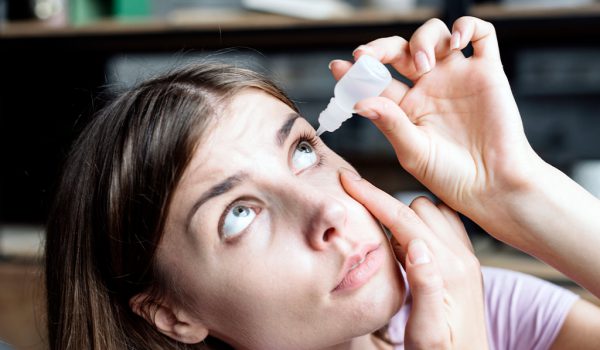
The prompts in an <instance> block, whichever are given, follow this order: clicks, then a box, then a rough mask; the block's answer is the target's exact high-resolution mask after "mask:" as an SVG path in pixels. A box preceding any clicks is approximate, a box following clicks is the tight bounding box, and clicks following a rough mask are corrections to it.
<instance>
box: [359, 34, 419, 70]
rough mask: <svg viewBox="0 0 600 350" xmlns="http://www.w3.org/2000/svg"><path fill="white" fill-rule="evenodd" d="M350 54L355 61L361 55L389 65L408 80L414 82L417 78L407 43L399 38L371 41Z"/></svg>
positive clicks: (392, 37)
mask: <svg viewBox="0 0 600 350" xmlns="http://www.w3.org/2000/svg"><path fill="white" fill-rule="evenodd" d="M352 54H353V55H354V59H355V60H357V59H358V58H359V57H360V56H362V55H371V56H373V57H375V58H377V59H379V60H380V61H381V62H382V63H384V64H391V65H392V67H394V69H395V70H397V71H398V73H400V74H402V75H404V76H405V77H407V78H408V79H410V80H416V79H417V78H418V76H419V74H418V73H417V70H416V68H415V65H414V63H413V58H412V56H411V54H410V47H409V45H408V41H407V40H406V39H404V38H402V37H399V36H391V37H387V38H380V39H376V40H373V41H371V42H369V43H368V44H366V45H361V46H359V47H357V48H356V50H354V52H353V53H352Z"/></svg>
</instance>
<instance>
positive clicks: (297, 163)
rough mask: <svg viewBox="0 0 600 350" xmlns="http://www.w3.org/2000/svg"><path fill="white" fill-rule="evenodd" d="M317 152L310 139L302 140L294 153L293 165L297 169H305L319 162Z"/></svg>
mask: <svg viewBox="0 0 600 350" xmlns="http://www.w3.org/2000/svg"><path fill="white" fill-rule="evenodd" d="M317 158H318V157H317V153H316V152H315V150H314V148H313V146H312V145H311V144H310V143H309V142H308V141H301V142H300V143H298V145H297V146H296V149H295V150H294V154H293V155H292V166H293V167H294V169H296V170H304V169H306V168H308V167H309V166H311V165H313V164H315V163H316V162H317Z"/></svg>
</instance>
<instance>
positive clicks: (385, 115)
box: [354, 97, 428, 171]
mask: <svg viewBox="0 0 600 350" xmlns="http://www.w3.org/2000/svg"><path fill="white" fill-rule="evenodd" d="M354 109H355V110H356V112H357V113H358V114H360V115H362V116H364V117H367V118H369V119H371V120H372V121H373V124H375V126H377V128H378V129H379V130H380V131H381V132H382V133H383V134H384V135H385V137H386V138H387V139H388V140H389V141H390V143H391V144H392V147H394V150H395V151H396V155H397V156H398V160H399V161H400V164H402V166H403V167H404V168H405V169H406V170H408V171H410V170H411V169H415V168H416V167H417V164H419V163H420V159H418V157H419V155H422V154H426V153H427V152H426V151H427V147H428V143H427V139H426V137H425V135H423V133H422V132H421V131H420V130H419V129H418V128H417V126H416V125H415V124H413V122H412V121H411V120H410V119H409V118H408V116H407V115H406V113H404V111H403V110H402V109H401V108H400V107H399V106H398V105H397V104H395V103H393V101H390V100H388V99H386V98H382V97H373V98H368V99H364V100H362V101H359V102H358V103H357V104H356V105H355V106H354Z"/></svg>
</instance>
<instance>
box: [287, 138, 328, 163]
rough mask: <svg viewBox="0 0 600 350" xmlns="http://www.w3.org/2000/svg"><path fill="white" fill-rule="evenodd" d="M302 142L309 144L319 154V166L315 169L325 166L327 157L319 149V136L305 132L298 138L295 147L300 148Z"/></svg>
mask: <svg viewBox="0 0 600 350" xmlns="http://www.w3.org/2000/svg"><path fill="white" fill-rule="evenodd" d="M302 142H308V144H309V145H310V146H311V147H312V149H313V151H315V152H316V153H317V159H318V160H317V164H315V165H314V167H315V168H318V167H320V166H321V165H323V161H324V160H325V155H324V154H323V152H321V150H320V149H319V137H317V135H315V134H314V133H309V132H308V131H303V132H302V133H301V134H300V136H298V139H297V140H296V143H295V144H294V145H295V146H294V147H298V145H299V144H300V143H302Z"/></svg>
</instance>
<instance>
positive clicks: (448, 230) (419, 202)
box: [409, 196, 454, 240]
mask: <svg viewBox="0 0 600 350" xmlns="http://www.w3.org/2000/svg"><path fill="white" fill-rule="evenodd" d="M409 208H411V209H412V210H414V212H415V213H417V215H419V217H420V218H421V220H423V222H424V223H425V225H427V226H428V227H429V228H430V229H431V231H432V232H433V233H434V234H436V235H437V236H438V237H440V238H441V239H442V240H447V238H445V237H448V236H449V235H452V236H453V235H454V233H453V232H452V231H453V230H454V228H453V227H452V226H451V225H450V223H449V222H448V221H447V219H446V217H445V216H444V215H443V214H442V212H441V211H440V210H439V209H438V207H437V206H436V205H435V204H434V203H433V202H432V201H431V200H429V199H428V198H427V197H423V196H421V197H417V198H415V199H414V200H413V201H412V202H411V203H410V205H409Z"/></svg>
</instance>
